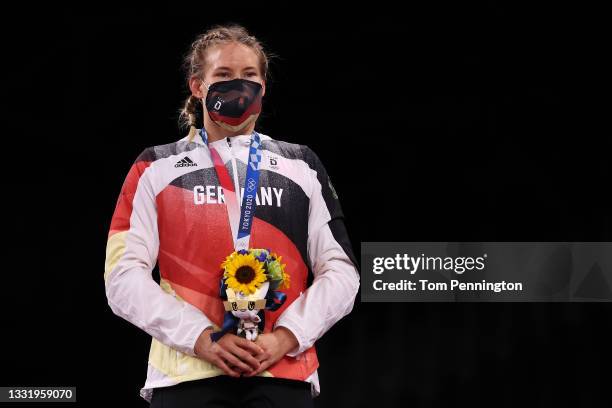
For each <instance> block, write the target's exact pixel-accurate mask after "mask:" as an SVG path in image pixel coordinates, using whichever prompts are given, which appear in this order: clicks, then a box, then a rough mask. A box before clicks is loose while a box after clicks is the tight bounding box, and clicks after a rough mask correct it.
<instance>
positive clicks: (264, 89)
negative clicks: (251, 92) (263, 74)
mask: <svg viewBox="0 0 612 408" xmlns="http://www.w3.org/2000/svg"><path fill="white" fill-rule="evenodd" d="M261 87H262V90H261V96H262V97H263V96H264V95H265V94H266V80H265V79H264V81H263V82H262V84H261Z"/></svg>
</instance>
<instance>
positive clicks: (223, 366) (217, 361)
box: [214, 357, 240, 377]
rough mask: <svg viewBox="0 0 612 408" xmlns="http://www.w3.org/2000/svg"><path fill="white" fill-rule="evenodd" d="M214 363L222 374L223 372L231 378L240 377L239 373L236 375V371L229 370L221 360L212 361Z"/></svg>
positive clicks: (218, 358)
mask: <svg viewBox="0 0 612 408" xmlns="http://www.w3.org/2000/svg"><path fill="white" fill-rule="evenodd" d="M214 363H215V365H216V366H217V367H219V368H220V369H221V370H223V372H225V374H227V375H229V376H232V377H240V373H237V372H236V371H234V370H232V369H231V368H229V367H228V366H227V364H225V361H223V359H222V358H220V357H217V358H216V359H215V360H214Z"/></svg>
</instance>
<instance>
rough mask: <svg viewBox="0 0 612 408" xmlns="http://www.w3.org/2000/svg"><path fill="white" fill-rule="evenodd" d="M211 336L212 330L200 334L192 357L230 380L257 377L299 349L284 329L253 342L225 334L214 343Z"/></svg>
mask: <svg viewBox="0 0 612 408" xmlns="http://www.w3.org/2000/svg"><path fill="white" fill-rule="evenodd" d="M211 332H212V328H208V329H206V330H204V331H202V333H201V334H200V336H199V337H198V340H197V341H196V344H195V347H194V351H195V354H196V356H197V357H198V358H201V359H202V360H205V361H208V362H209V363H211V364H213V365H215V366H216V367H218V368H220V369H221V370H223V372H224V373H225V374H227V375H229V376H231V377H240V376H243V377H252V376H255V375H258V374H259V373H261V372H263V371H264V370H266V369H268V367H270V366H271V365H272V364H274V363H276V362H277V361H278V360H280V359H281V358H282V357H283V356H284V355H285V354H287V353H288V352H290V351H292V350H294V349H295V348H296V347H297V346H298V341H297V339H296V338H295V336H294V335H293V333H292V332H291V331H290V330H289V329H286V328H285V327H277V328H276V329H275V330H274V331H273V332H271V333H262V334H260V335H258V336H257V339H256V340H255V341H251V340H247V339H245V338H242V337H239V336H237V335H235V334H231V333H226V334H225V335H224V336H223V337H221V338H220V339H219V340H218V341H217V342H214V341H212V340H211V338H210V333H211Z"/></svg>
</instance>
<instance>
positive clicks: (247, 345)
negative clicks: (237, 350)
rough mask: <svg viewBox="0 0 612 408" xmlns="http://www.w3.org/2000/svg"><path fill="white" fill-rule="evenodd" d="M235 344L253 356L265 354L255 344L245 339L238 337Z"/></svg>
mask: <svg viewBox="0 0 612 408" xmlns="http://www.w3.org/2000/svg"><path fill="white" fill-rule="evenodd" d="M235 344H237V345H238V346H239V347H242V348H243V349H246V350H247V351H249V352H250V353H251V354H255V355H258V354H261V353H263V352H264V349H263V348H261V347H260V346H258V345H257V344H255V342H253V341H251V340H247V339H243V338H242V337H236V341H235Z"/></svg>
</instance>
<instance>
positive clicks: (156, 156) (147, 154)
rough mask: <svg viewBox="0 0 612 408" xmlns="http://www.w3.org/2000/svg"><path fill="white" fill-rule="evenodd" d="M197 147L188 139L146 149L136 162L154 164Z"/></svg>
mask: <svg viewBox="0 0 612 408" xmlns="http://www.w3.org/2000/svg"><path fill="white" fill-rule="evenodd" d="M196 147H197V144H196V143H194V142H189V141H188V140H187V138H182V139H180V140H177V141H175V142H171V143H166V144H161V145H153V146H148V147H145V148H144V149H143V150H142V152H141V153H140V155H139V156H138V158H137V159H136V160H137V161H139V160H143V161H148V162H154V161H157V160H160V159H164V158H166V157H169V156H174V155H178V154H181V153H184V152H188V151H190V150H193V149H195V148H196Z"/></svg>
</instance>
